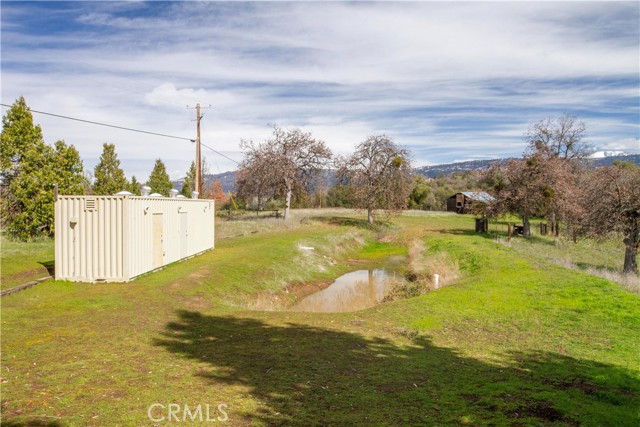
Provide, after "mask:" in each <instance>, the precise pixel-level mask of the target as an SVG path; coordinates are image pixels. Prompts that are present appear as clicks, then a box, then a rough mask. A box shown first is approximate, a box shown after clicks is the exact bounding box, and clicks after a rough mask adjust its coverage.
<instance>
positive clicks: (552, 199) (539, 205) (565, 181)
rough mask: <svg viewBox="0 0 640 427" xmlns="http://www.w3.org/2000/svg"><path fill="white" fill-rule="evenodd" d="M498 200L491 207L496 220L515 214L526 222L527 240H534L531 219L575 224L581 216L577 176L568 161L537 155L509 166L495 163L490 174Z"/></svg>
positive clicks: (489, 210)
mask: <svg viewBox="0 0 640 427" xmlns="http://www.w3.org/2000/svg"><path fill="white" fill-rule="evenodd" d="M487 178H488V179H487V180H488V181H489V182H491V183H492V186H493V190H494V191H493V192H494V195H495V198H496V200H495V201H494V202H493V203H491V204H490V205H489V207H488V214H490V215H492V216H499V215H504V214H507V213H514V214H516V215H518V216H519V217H520V218H521V219H522V224H523V227H524V233H523V234H524V237H530V236H531V223H530V219H531V218H532V217H534V216H541V217H553V218H557V219H563V220H565V221H567V222H571V223H573V222H574V219H575V218H578V217H579V215H580V212H581V211H580V209H581V205H580V203H579V202H580V198H579V196H578V194H577V192H576V188H577V187H576V179H577V175H576V174H575V173H574V168H573V167H572V166H571V165H570V164H569V163H568V162H567V161H565V160H564V159H561V158H557V157H547V156H546V155H545V154H544V153H543V152H541V151H537V152H534V153H532V154H529V155H526V156H525V157H524V158H522V159H514V160H510V161H509V162H507V163H506V164H500V163H495V164H493V165H492V166H491V168H490V169H489V171H488V172H487Z"/></svg>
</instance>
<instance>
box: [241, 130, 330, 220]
mask: <svg viewBox="0 0 640 427" xmlns="http://www.w3.org/2000/svg"><path fill="white" fill-rule="evenodd" d="M241 148H242V149H243V150H245V155H244V159H243V161H242V163H241V164H240V166H239V168H238V174H237V178H236V186H237V191H238V194H239V195H240V196H241V197H243V198H245V199H247V200H250V199H253V198H254V197H255V198H258V204H259V206H261V204H262V202H264V201H266V200H269V199H271V198H274V197H284V199H285V212H284V218H285V219H287V218H289V209H290V208H291V199H292V197H293V196H295V195H302V194H303V193H304V191H306V189H307V188H308V187H309V185H310V183H311V182H312V180H313V179H315V178H316V177H317V176H318V174H319V172H320V171H321V170H322V169H323V168H326V167H327V166H328V165H329V163H330V161H331V159H332V157H333V155H332V153H331V150H329V148H328V147H327V145H326V144H325V143H324V142H323V141H320V140H317V139H315V138H313V137H312V136H311V134H310V133H306V132H303V131H301V130H300V129H295V128H294V129H288V130H284V129H281V128H279V127H277V126H274V129H273V134H272V136H271V138H270V139H268V140H266V141H264V142H263V143H260V144H256V143H254V142H253V141H242V142H241Z"/></svg>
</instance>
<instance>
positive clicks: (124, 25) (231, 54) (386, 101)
mask: <svg viewBox="0 0 640 427" xmlns="http://www.w3.org/2000/svg"><path fill="white" fill-rule="evenodd" d="M29 7H40V6H39V5H37V4H30V5H27V6H25V5H22V4H20V3H13V4H12V5H10V7H5V5H4V4H3V18H2V19H3V21H2V40H3V69H2V80H3V94H2V96H3V99H2V101H3V102H4V103H11V102H13V100H14V99H15V98H17V97H18V96H20V95H24V96H25V97H26V99H27V102H28V103H29V105H30V106H31V107H32V108H33V109H36V110H43V111H49V112H53V113H56V114H63V115H69V116H73V117H79V118H84V119H88V120H95V121H101V122H106V123H111V124H115V125H120V126H126V127H132V128H137V129H144V130H150V131H154V132H160V133H166V134H170V135H177V136H184V137H187V138H192V137H193V136H194V135H195V123H194V122H193V121H192V119H193V118H194V112H193V111H192V110H187V109H186V108H185V107H186V105H189V106H194V105H195V104H196V103H200V104H201V105H202V106H209V105H211V107H212V108H210V109H206V110H203V111H204V113H205V117H204V120H203V142H205V143H206V144H211V146H212V147H214V148H215V149H216V150H219V151H221V152H223V153H224V154H226V155H228V156H230V157H232V158H235V159H237V160H240V159H241V153H240V152H239V148H238V143H239V141H240V139H241V138H245V139H254V140H261V139H264V138H266V137H268V135H269V133H270V128H269V126H268V125H269V124H271V123H273V124H278V125H280V126H284V127H289V126H299V127H303V128H305V129H307V130H310V131H312V132H313V133H314V135H316V136H317V137H319V138H321V139H323V140H325V141H326V142H327V143H328V144H329V145H330V146H331V148H332V149H334V150H335V151H336V152H340V153H345V152H347V151H348V150H349V149H350V148H351V147H353V145H354V144H355V143H357V142H360V141H362V140H363V139H364V138H366V136H367V135H369V134H372V133H383V132H384V133H388V134H389V135H390V136H392V137H393V138H394V139H395V140H397V141H398V142H400V143H402V144H405V145H408V146H410V147H412V149H414V150H415V152H416V153H417V157H418V159H417V161H418V162H422V163H427V162H433V159H437V161H448V160H453V159H460V158H465V159H467V158H474V157H477V156H493V155H495V156H501V155H518V154H520V153H521V152H522V149H523V148H524V146H523V143H522V138H521V136H522V134H523V132H524V131H525V130H526V128H527V125H528V123H531V122H534V121H538V120H540V119H542V118H545V117H548V116H557V115H559V114H562V113H565V112H566V113H572V114H577V115H579V116H580V117H581V118H582V119H583V120H585V121H586V122H587V124H588V125H589V137H590V138H591V140H592V141H593V142H594V143H595V144H596V145H598V146H600V147H603V148H604V147H611V148H608V149H617V148H614V147H617V146H619V145H622V146H624V147H629V146H631V148H630V149H633V141H637V138H638V134H639V128H640V126H639V124H638V123H637V115H638V98H639V97H638V93H637V85H638V74H639V67H640V66H639V65H638V64H639V63H640V58H639V55H640V53H639V49H638V28H637V19H634V18H637V17H638V13H639V12H638V10H639V7H638V5H637V4H632V3H606V4H600V3H595V2H571V3H557V2H549V3H540V2H506V3H440V2H427V3H420V2H409V3H390V2H386V3H385V2H383V3H337V2H329V3H326V2H324V3H314V2H311V3H242V2H240V3H225V2H220V3H218V2H204V3H196V2H180V3H162V4H157V5H154V4H151V5H148V4H146V3H140V4H136V3H128V2H127V3H122V2H104V3H93V2H91V3H82V2H74V3H73V7H70V6H69V5H65V4H62V3H61V4H60V6H59V7H58V8H55V11H54V10H49V11H48V13H49V14H48V15H47V14H45V13H41V16H42V17H43V18H42V19H43V20H44V21H46V19H47V17H48V16H51V18H50V19H51V21H50V23H52V24H51V25H53V23H55V24H56V25H58V26H60V24H59V23H64V24H65V25H66V27H65V29H64V31H63V30H56V31H51V32H48V31H40V32H38V31H33V28H35V27H34V26H33V25H31V27H30V28H31V30H29V31H26V30H25V29H24V28H27V27H29V26H21V25H20V22H21V19H34V18H33V16H34V15H33V11H32V10H30V9H29ZM147 8H153V12H154V13H152V14H151V13H145V12H144V11H145V10H147V11H148V10H150V9H147ZM39 12H42V11H39ZM8 17H10V18H8ZM44 21H42V22H44ZM46 24H47V23H46V22H44V24H43V25H45V26H46ZM36 121H38V122H39V123H41V124H42V126H43V129H44V131H45V137H46V138H47V140H49V141H53V140H55V139H60V138H64V139H65V140H66V141H67V142H69V143H73V144H75V145H76V146H77V147H78V148H79V150H80V152H81V155H82V156H83V157H85V158H87V159H92V158H93V159H96V158H97V157H98V156H99V154H100V152H101V150H102V143H104V142H114V143H116V145H117V148H118V154H119V156H120V158H121V159H123V166H125V168H127V172H128V173H129V174H131V173H132V172H134V173H135V174H136V176H138V177H140V175H142V174H148V171H147V172H146V173H145V172H144V171H145V170H147V169H148V170H149V171H150V170H151V168H152V166H153V161H154V159H155V158H156V157H161V158H163V160H165V159H166V162H168V163H171V165H169V164H168V168H169V170H171V171H172V173H178V171H180V170H186V168H187V167H188V165H189V163H190V161H191V158H192V157H193V147H192V144H190V143H189V142H187V141H180V140H172V139H162V138H158V137H153V136H150V135H143V134H133V133H127V132H124V131H119V130H115V129H109V128H99V127H95V126H90V125H86V124H80V123H77V122H70V121H61V120H60V119H55V118H52V117H48V116H36ZM620 141H628V142H627V143H624V144H622V143H620ZM629 141H630V142H629ZM624 149H628V148H624ZM205 154H206V155H209V156H210V155H212V153H210V152H209V153H208V152H207V150H205ZM124 159H127V162H129V163H130V164H132V165H135V166H131V167H129V166H128V165H127V164H126V163H125V161H124ZM216 159H217V160H216V161H217V162H218V165H217V167H220V168H221V169H222V170H227V169H233V168H235V164H234V163H233V162H229V161H227V160H225V159H223V158H220V157H216ZM86 163H87V164H89V163H90V161H86ZM146 164H148V166H147V167H145V166H144V165H146Z"/></svg>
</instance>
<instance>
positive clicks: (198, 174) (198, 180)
mask: <svg viewBox="0 0 640 427" xmlns="http://www.w3.org/2000/svg"><path fill="white" fill-rule="evenodd" d="M201 118H202V116H201V115H200V103H198V104H196V128H197V135H196V185H195V189H196V191H197V192H198V198H202V157H201V156H200V119H201Z"/></svg>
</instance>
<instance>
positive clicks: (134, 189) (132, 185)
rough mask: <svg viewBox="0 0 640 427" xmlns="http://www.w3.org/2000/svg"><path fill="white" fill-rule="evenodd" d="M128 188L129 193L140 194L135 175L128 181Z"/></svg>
mask: <svg viewBox="0 0 640 427" xmlns="http://www.w3.org/2000/svg"><path fill="white" fill-rule="evenodd" d="M128 190H129V192H130V193H133V194H134V195H136V196H139V195H140V183H139V182H138V180H137V179H136V176H135V175H133V176H132V177H131V182H130V183H129V186H128Z"/></svg>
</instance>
